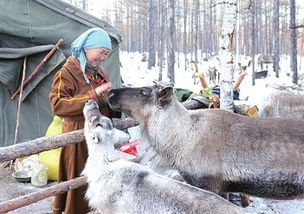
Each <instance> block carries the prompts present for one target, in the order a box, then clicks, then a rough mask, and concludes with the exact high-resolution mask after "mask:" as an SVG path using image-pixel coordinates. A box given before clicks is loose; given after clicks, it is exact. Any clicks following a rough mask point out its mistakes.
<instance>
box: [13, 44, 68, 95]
mask: <svg viewBox="0 0 304 214" xmlns="http://www.w3.org/2000/svg"><path fill="white" fill-rule="evenodd" d="M62 44H63V39H60V40H58V42H57V43H56V45H55V46H54V47H53V48H52V49H51V50H50V52H49V53H48V54H47V55H46V56H45V57H44V58H43V60H42V61H41V62H40V63H39V64H38V65H37V67H36V68H35V69H34V71H33V72H32V73H31V74H30V76H29V77H28V78H27V79H26V80H25V81H24V84H23V85H22V86H21V87H19V88H18V89H17V90H16V91H15V93H14V94H13V95H12V97H11V99H12V100H13V99H15V97H16V96H17V95H18V94H19V93H20V91H21V90H22V89H23V88H24V87H25V86H26V85H27V84H28V83H29V82H30V81H31V80H32V79H33V77H34V76H35V75H36V74H37V73H38V71H39V69H40V68H41V66H42V65H43V64H44V63H45V62H46V61H47V60H48V59H49V58H50V57H51V56H52V55H53V54H54V53H55V51H56V50H57V49H58V48H59V46H61V45H62Z"/></svg>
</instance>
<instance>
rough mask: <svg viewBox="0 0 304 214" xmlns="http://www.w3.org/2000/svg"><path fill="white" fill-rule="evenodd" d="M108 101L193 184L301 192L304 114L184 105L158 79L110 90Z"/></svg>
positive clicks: (264, 193) (261, 192)
mask: <svg viewBox="0 0 304 214" xmlns="http://www.w3.org/2000/svg"><path fill="white" fill-rule="evenodd" d="M109 102H110V106H111V108H112V109H114V110H119V111H122V112H124V113H126V114H127V115H129V116H131V117H133V118H134V119H135V120H137V121H138V122H139V123H140V127H141V130H142V136H143V139H144V140H145V141H146V142H149V143H150V144H151V146H152V147H153V148H154V149H155V151H156V152H157V153H158V155H159V156H160V157H161V159H162V161H163V162H164V163H165V164H168V165H170V166H172V167H174V168H175V169H177V170H178V171H179V172H180V173H181V175H182V176H183V177H184V178H185V180H186V181H187V182H188V183H190V184H192V185H194V186H197V187H200V188H203V189H206V190H210V191H212V192H215V193H217V194H221V195H223V196H225V195H227V194H226V193H231V192H239V193H246V194H249V195H253V196H258V197H264V198H272V199H295V198H303V197H304V167H303V166H304V120H296V119H280V118H249V117H245V116H241V115H238V114H234V113H231V112H228V111H225V110H221V109H203V110H187V109H186V108H184V107H183V106H182V105H181V104H180V103H179V102H178V100H177V99H176V97H175V95H174V94H173V88H172V86H171V85H168V84H164V83H157V84H155V85H153V86H149V87H140V88H121V89H114V90H111V91H110V93H109Z"/></svg>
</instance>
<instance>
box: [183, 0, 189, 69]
mask: <svg viewBox="0 0 304 214" xmlns="http://www.w3.org/2000/svg"><path fill="white" fill-rule="evenodd" d="M187 2H188V0H184V42H183V44H184V45H183V51H184V56H185V71H186V70H187V16H188V3H187Z"/></svg>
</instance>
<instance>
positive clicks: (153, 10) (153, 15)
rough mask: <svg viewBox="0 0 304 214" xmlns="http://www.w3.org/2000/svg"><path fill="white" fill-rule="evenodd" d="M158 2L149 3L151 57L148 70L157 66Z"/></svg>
mask: <svg viewBox="0 0 304 214" xmlns="http://www.w3.org/2000/svg"><path fill="white" fill-rule="evenodd" d="M156 8H157V7H156V0H150V2H149V57H148V69H151V67H152V66H155V37H156V35H155V34H156V28H155V27H156V12H157V10H156Z"/></svg>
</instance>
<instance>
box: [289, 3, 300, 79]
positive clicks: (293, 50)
mask: <svg viewBox="0 0 304 214" xmlns="http://www.w3.org/2000/svg"><path fill="white" fill-rule="evenodd" d="M295 4H296V3H295V0H290V26H292V27H293V26H295V25H296V6H295ZM296 30H297V29H296V28H291V33H290V37H291V70H292V73H293V75H292V82H293V83H295V84H298V68H297V55H298V51H297V32H296Z"/></svg>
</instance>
